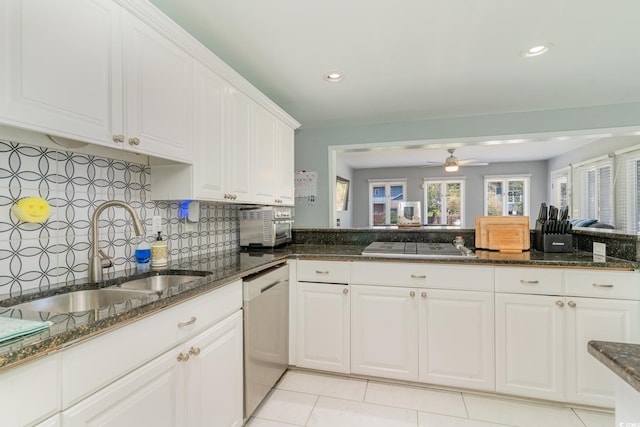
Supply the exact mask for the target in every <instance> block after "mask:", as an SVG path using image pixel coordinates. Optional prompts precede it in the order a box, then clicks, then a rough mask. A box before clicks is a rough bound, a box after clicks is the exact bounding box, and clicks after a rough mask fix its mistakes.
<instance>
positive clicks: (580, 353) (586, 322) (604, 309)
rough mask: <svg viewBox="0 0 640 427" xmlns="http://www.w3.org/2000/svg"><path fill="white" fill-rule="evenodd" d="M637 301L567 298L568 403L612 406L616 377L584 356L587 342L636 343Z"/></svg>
mask: <svg viewBox="0 0 640 427" xmlns="http://www.w3.org/2000/svg"><path fill="white" fill-rule="evenodd" d="M639 307H640V302H638V301H623V300H607V299H595V298H575V297H567V306H566V313H567V400H568V401H570V402H578V403H585V404H592V405H600V406H609V407H613V406H614V400H615V381H614V380H615V378H616V376H615V375H614V374H613V373H612V372H611V370H609V368H607V367H605V366H604V365H603V364H602V363H600V362H599V361H597V360H596V359H595V358H594V357H593V356H591V355H590V354H588V352H587V343H588V342H589V341H590V340H601V341H617V342H627V343H638V342H639V341H638V338H639V337H638V322H639V320H640V319H639V318H638V313H639V310H638V308H639Z"/></svg>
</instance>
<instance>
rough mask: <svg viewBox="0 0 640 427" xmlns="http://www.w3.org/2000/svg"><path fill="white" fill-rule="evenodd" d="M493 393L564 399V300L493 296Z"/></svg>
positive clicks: (532, 296)
mask: <svg viewBox="0 0 640 427" xmlns="http://www.w3.org/2000/svg"><path fill="white" fill-rule="evenodd" d="M495 298H496V305H495V310H496V391H498V392H504V393H513V394H518V395H522V396H531V397H539V398H542V399H549V400H564V370H563V366H564V365H563V361H564V351H563V348H564V335H563V331H564V309H563V305H564V300H563V298H561V297H551V296H545V295H516V294H496V296H495Z"/></svg>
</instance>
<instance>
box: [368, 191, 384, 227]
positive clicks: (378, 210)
mask: <svg viewBox="0 0 640 427" xmlns="http://www.w3.org/2000/svg"><path fill="white" fill-rule="evenodd" d="M371 191H372V194H371V200H372V201H373V225H384V224H385V223H386V216H385V213H386V209H387V196H386V187H385V186H384V185H381V186H373V187H372V190H371Z"/></svg>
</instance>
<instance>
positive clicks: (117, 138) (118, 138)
mask: <svg viewBox="0 0 640 427" xmlns="http://www.w3.org/2000/svg"><path fill="white" fill-rule="evenodd" d="M111 139H113V142H115V143H116V144H119V143H121V142H124V135H113V137H112V138H111Z"/></svg>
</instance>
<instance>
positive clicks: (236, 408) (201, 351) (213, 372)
mask: <svg viewBox="0 0 640 427" xmlns="http://www.w3.org/2000/svg"><path fill="white" fill-rule="evenodd" d="M185 352H188V353H190V356H191V357H190V358H189V360H188V361H187V362H186V363H184V364H183V366H184V368H185V369H186V371H187V375H186V381H185V385H186V390H187V392H186V394H185V396H186V399H185V402H186V405H187V422H186V425H188V426H220V427H240V426H241V425H242V410H243V407H242V399H243V394H242V386H243V383H242V378H243V377H242V360H243V358H242V312H241V311H238V312H237V313H236V314H234V315H232V316H230V317H229V318H227V319H225V320H224V321H222V322H220V323H218V324H217V325H215V326H213V327H212V328H211V329H209V330H208V331H206V332H204V333H202V334H201V335H199V336H198V337H196V338H194V340H192V341H190V342H189V343H187V345H186V346H185ZM149 425H151V424H149Z"/></svg>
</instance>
